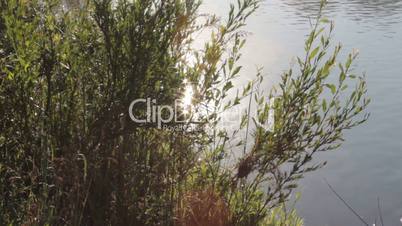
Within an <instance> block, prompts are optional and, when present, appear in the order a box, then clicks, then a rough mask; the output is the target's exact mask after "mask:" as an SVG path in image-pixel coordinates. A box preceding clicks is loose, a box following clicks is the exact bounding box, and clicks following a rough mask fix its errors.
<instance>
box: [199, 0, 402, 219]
mask: <svg viewBox="0 0 402 226" xmlns="http://www.w3.org/2000/svg"><path fill="white" fill-rule="evenodd" d="M318 5H319V4H318V1H306V0H304V1H301V0H267V1H265V2H264V4H263V6H262V7H261V8H260V9H259V11H258V13H257V15H255V16H254V17H253V18H252V19H251V20H250V21H249V24H248V26H247V28H246V30H248V31H250V32H252V35H251V36H250V37H249V39H248V45H247V47H246V49H245V51H244V52H245V54H244V58H245V59H244V60H243V64H245V65H246V66H247V67H246V69H245V73H246V75H245V76H247V73H252V72H253V71H254V68H255V66H256V65H257V66H264V70H265V73H266V74H267V75H268V78H271V79H269V80H270V81H269V82H270V83H275V82H276V81H277V78H278V75H279V74H280V73H281V72H282V71H284V70H286V69H287V68H289V65H290V62H291V61H292V59H293V57H294V56H296V55H303V43H304V38H305V35H306V34H307V33H308V31H309V29H310V25H309V18H311V17H312V16H314V15H315V13H316V12H317V8H318ZM227 6H228V1H223V0H219V1H216V0H207V1H206V8H207V9H208V11H209V12H215V13H218V14H221V15H224V14H223V13H224V12H225V10H224V9H225V8H227ZM325 14H326V15H327V16H328V17H329V18H331V19H333V20H335V24H336V29H335V36H334V40H335V42H342V43H343V46H344V49H343V50H344V51H345V55H346V53H347V52H348V51H351V50H352V49H353V48H357V49H359V50H360V57H359V59H358V61H357V62H356V65H355V71H356V72H360V73H366V75H367V81H368V86H369V95H370V96H371V98H372V101H373V102H372V104H371V106H370V109H369V111H370V112H371V114H372V115H371V118H370V120H369V122H368V123H367V124H365V125H363V126H361V127H359V128H357V129H354V130H352V131H348V132H347V134H346V139H347V140H346V143H345V145H344V146H343V147H342V148H341V149H340V150H338V151H335V152H331V153H323V154H321V155H319V156H317V159H321V160H328V165H327V167H326V168H324V169H322V170H319V171H317V172H314V173H311V174H308V175H307V176H306V178H304V179H303V180H302V181H301V186H300V189H299V191H301V193H302V198H301V200H300V201H299V203H298V205H297V208H298V210H299V213H300V215H302V216H303V217H304V219H305V225H307V226H325V225H329V226H345V225H347V226H350V225H351V226H354V225H362V224H361V222H360V221H359V220H358V219H357V218H356V217H355V216H353V215H352V213H351V212H350V211H349V210H348V209H347V208H346V207H345V206H344V205H343V204H342V203H341V202H340V200H338V199H337V198H336V197H335V195H334V194H333V193H332V192H331V191H330V190H329V188H328V186H327V185H326V184H325V182H324V178H326V179H327V180H328V181H329V182H330V183H331V184H332V186H333V187H334V188H335V189H336V191H337V192H338V193H340V194H341V195H342V196H343V198H344V199H346V200H347V201H348V202H349V204H350V205H351V206H353V208H354V209H356V210H357V211H358V212H359V213H360V214H361V215H362V216H363V217H364V218H365V219H366V220H367V221H368V222H369V223H374V222H375V220H376V218H378V210H377V198H378V197H379V198H380V200H381V202H382V211H383V217H384V223H385V225H387V226H394V225H395V226H396V225H398V226H399V225H401V223H400V218H401V217H402V132H401V129H402V120H401V119H402V0H340V1H330V4H329V6H328V8H327V11H326V12H325ZM270 85H271V84H267V85H266V86H267V87H270ZM377 222H378V220H377Z"/></svg>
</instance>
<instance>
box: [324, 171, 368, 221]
mask: <svg viewBox="0 0 402 226" xmlns="http://www.w3.org/2000/svg"><path fill="white" fill-rule="evenodd" d="M324 181H325V183H327V185H328V187H329V189H331V191H332V192H333V193H334V194H335V195H336V196H337V197H338V198H339V199H340V200H341V201H342V202H343V204H345V206H346V207H348V208H349V210H350V211H352V213H353V214H354V215H355V216H356V217H358V218H359V220H360V221H361V222H362V223H364V224H365V225H367V226H370V225H369V224H368V223H367V222H366V221H365V220H364V219H363V218H362V217H361V216H360V215H359V214H358V213H357V212H356V211H355V210H354V209H353V208H352V207H351V206H350V205H349V204H348V203H347V202H346V201H345V199H343V198H342V197H341V196H340V195H339V194H338V193H337V192H336V191H335V189H334V188H333V187H332V186H331V185H330V184H329V183H328V181H327V179H325V178H324Z"/></svg>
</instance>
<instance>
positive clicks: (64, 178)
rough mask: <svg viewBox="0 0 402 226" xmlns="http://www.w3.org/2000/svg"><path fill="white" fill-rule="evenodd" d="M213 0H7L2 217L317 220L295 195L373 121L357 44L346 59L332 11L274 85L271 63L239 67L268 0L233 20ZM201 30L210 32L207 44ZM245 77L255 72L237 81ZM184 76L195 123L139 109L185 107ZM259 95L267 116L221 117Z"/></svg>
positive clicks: (2, 35) (222, 224) (123, 221)
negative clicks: (267, 73)
mask: <svg viewBox="0 0 402 226" xmlns="http://www.w3.org/2000/svg"><path fill="white" fill-rule="evenodd" d="M200 4H201V3H200V2H198V1H196V0H163V1H151V0H142V1H136V0H134V1H126V0H120V1H116V2H114V1H113V2H112V1H111V0H88V1H83V2H81V3H79V4H76V7H75V8H69V9H66V8H65V7H63V4H62V2H59V1H55V0H44V1H40V0H33V1H24V0H0V9H1V10H0V13H1V17H0V68H1V72H0V150H1V151H0V191H1V192H0V194H1V198H0V224H1V225H141V226H142V225H183V226H188V225H216V226H226V225H244V226H250V225H301V224H302V221H301V220H300V219H299V218H298V217H297V216H296V215H295V213H294V212H291V213H290V214H289V215H287V214H285V212H284V211H282V210H283V209H284V208H281V206H283V205H284V204H285V202H286V201H287V200H288V199H289V196H290V194H291V193H292V191H293V190H294V188H295V187H296V185H297V181H298V180H299V179H300V178H301V177H302V176H303V175H304V174H305V173H307V172H309V171H312V170H316V169H318V168H320V167H321V166H323V165H325V163H316V162H314V161H312V160H313V156H314V155H315V154H316V153H317V152H325V151H331V150H334V149H337V148H338V147H339V146H340V145H341V144H342V141H343V132H344V131H345V130H347V129H351V128H353V127H355V126H357V125H359V124H361V123H363V122H364V121H365V120H366V119H367V115H362V112H364V110H365V108H366V106H367V105H368V103H369V100H368V99H367V98H366V84H365V81H364V78H362V77H360V76H356V75H354V74H353V72H352V71H351V65H352V62H353V60H354V59H355V57H356V55H355V54H354V53H352V54H350V55H349V56H348V57H347V59H345V61H344V62H343V61H342V60H339V59H338V54H339V52H340V51H341V46H333V45H331V44H332V42H331V32H332V31H333V24H332V23H331V22H330V21H328V20H327V19H326V18H323V17H321V16H320V13H318V15H319V16H318V18H317V20H316V23H315V24H314V25H313V27H312V31H311V33H310V34H309V35H308V38H307V40H306V42H305V51H306V55H305V56H304V57H301V58H298V63H297V65H296V66H295V67H294V68H292V69H290V70H288V71H287V72H285V73H284V74H283V75H282V77H281V78H282V79H281V81H280V83H279V84H277V86H276V88H274V89H272V90H271V91H270V92H268V93H267V92H263V91H262V89H260V87H261V82H262V81H263V79H264V76H263V71H261V70H259V71H258V72H256V75H255V76H251V75H245V74H244V73H243V71H242V68H241V66H240V65H239V64H238V61H239V59H240V58H241V49H242V48H243V47H244V45H245V43H246V33H245V32H244V29H245V23H246V20H247V18H248V17H249V16H251V15H252V14H253V13H254V12H255V11H256V10H257V9H258V6H259V4H260V1H259V0H238V1H237V2H235V4H233V5H231V7H230V10H229V13H228V15H227V16H226V17H224V18H219V17H217V16H215V15H205V14H201V13H199V6H200ZM323 5H324V4H323ZM200 32H206V33H208V34H209V36H208V37H209V38H208V39H207V40H205V43H204V45H203V46H202V47H201V48H196V45H195V44H194V39H196V38H197V37H198V35H199V34H200ZM242 76H243V77H244V76H246V77H249V78H250V77H253V78H254V79H253V81H251V82H250V83H249V84H248V85H246V86H245V87H235V86H234V85H233V84H234V81H235V80H236V79H238V78H241V77H242ZM185 84H191V88H192V90H193V92H192V93H193V95H192V98H191V106H190V107H191V109H190V110H189V111H187V110H184V109H179V110H178V112H176V113H178V114H179V115H180V117H184V116H185V117H186V118H190V119H191V120H186V122H184V123H183V122H181V123H179V122H173V121H170V122H166V124H168V125H169V126H176V125H180V128H181V129H180V130H167V129H163V128H159V127H158V125H157V124H156V123H148V122H147V123H135V122H133V120H132V119H131V118H130V114H129V111H128V109H129V106H130V104H131V103H132V101H134V100H137V99H147V98H150V99H152V100H154V99H155V100H157V103H158V105H160V106H162V105H164V106H174V105H175V101H176V100H178V99H179V100H180V99H182V98H183V93H185V89H186V85H185ZM348 85H349V86H350V87H348ZM236 90H237V91H236ZM250 97H251V98H250ZM269 100H274V101H273V102H271V101H269ZM249 101H252V102H253V104H254V105H255V106H256V109H257V110H256V112H257V113H256V114H255V116H254V117H253V115H254V114H251V112H250V110H251V108H246V111H245V112H244V113H242V115H241V117H240V118H239V120H238V128H236V129H234V130H231V131H229V130H227V129H225V128H224V127H221V126H220V122H221V121H222V117H223V116H222V115H223V113H224V112H228V111H230V110H231V109H234V108H235V107H236V106H239V105H242V104H244V103H245V105H248V104H249ZM270 112H273V113H274V117H273V120H274V123H273V126H267V125H268V124H270V123H271V122H269V119H270V118H272V117H270ZM131 113H132V114H135V115H136V116H138V117H142V118H144V117H145V118H146V117H147V107H146V106H143V108H142V107H136V108H134V110H133V112H131ZM167 114H168V112H166V111H165V112H162V113H161V115H159V117H164V118H166V117H167ZM181 119H182V118H181ZM195 119H196V121H197V122H196V123H193V121H195ZM268 127H269V129H268ZM242 132H246V133H247V134H248V138H244V137H243V136H242V135H241V134H242ZM239 137H240V140H239V139H235V138H239ZM233 153H236V154H233ZM284 222H288V223H284ZM289 222H292V223H289Z"/></svg>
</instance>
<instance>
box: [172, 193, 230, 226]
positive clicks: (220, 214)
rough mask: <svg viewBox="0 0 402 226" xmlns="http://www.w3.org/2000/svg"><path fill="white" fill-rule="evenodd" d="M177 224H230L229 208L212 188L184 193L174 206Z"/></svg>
mask: <svg viewBox="0 0 402 226" xmlns="http://www.w3.org/2000/svg"><path fill="white" fill-rule="evenodd" d="M175 213H176V222H177V225H178V226H230V225H231V224H230V219H231V215H230V210H229V208H228V206H227V204H226V202H225V201H224V199H223V198H222V197H221V196H220V195H219V194H218V193H217V192H216V191H214V190H213V189H212V188H210V189H207V190H205V191H190V192H188V193H186V194H185V195H184V196H183V198H182V200H180V202H179V204H178V205H177V207H176V211H175Z"/></svg>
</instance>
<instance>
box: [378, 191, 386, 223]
mask: <svg viewBox="0 0 402 226" xmlns="http://www.w3.org/2000/svg"><path fill="white" fill-rule="evenodd" d="M377 204H378V205H377V206H378V213H379V214H380V222H381V226H384V221H383V219H382V211H381V205H380V197H377Z"/></svg>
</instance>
